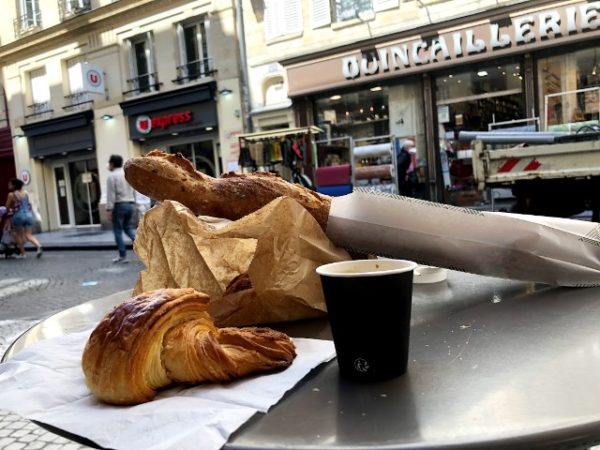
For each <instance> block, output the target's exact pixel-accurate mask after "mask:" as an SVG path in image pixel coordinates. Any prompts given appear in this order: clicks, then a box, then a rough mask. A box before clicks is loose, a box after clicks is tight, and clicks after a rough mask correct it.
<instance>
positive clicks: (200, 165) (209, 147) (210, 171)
mask: <svg viewBox="0 0 600 450" xmlns="http://www.w3.org/2000/svg"><path fill="white" fill-rule="evenodd" d="M169 153H181V154H182V155H183V156H184V157H186V158H187V159H189V160H190V161H191V162H192V164H194V167H195V168H196V170H197V171H198V172H202V173H205V174H206V175H210V176H211V177H217V176H218V175H219V169H218V166H217V163H216V158H215V155H216V149H215V146H214V143H213V141H212V140H206V141H199V142H194V143H191V144H178V145H172V146H170V147H169Z"/></svg>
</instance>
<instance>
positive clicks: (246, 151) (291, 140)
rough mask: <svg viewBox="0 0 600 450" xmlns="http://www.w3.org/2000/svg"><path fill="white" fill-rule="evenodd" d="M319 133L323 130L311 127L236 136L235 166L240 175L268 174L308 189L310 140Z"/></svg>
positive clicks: (311, 163) (311, 164)
mask: <svg viewBox="0 0 600 450" xmlns="http://www.w3.org/2000/svg"><path fill="white" fill-rule="evenodd" d="M319 133H323V130H321V129H320V128H317V127H315V126H311V127H304V128H284V129H280V130H273V131H263V132H258V133H250V134H242V135H240V136H239V142H240V162H239V164H240V167H241V168H242V172H243V171H257V170H261V171H268V172H272V173H276V174H278V175H280V176H282V177H283V178H284V179H287V180H288V181H291V182H294V183H300V184H302V185H304V186H306V187H309V188H312V186H313V182H312V180H311V176H312V174H313V168H314V164H315V155H314V154H315V149H316V144H315V140H314V137H315V136H316V135H317V134H319Z"/></svg>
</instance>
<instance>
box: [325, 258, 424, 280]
mask: <svg viewBox="0 0 600 450" xmlns="http://www.w3.org/2000/svg"><path fill="white" fill-rule="evenodd" d="M361 265H362V266H363V267H364V268H365V270H362V271H357V272H347V270H348V269H349V268H351V267H353V266H358V267H360V266H361ZM377 265H379V267H377ZM369 266H370V267H373V269H374V270H373V269H371V270H369V269H368V268H369ZM416 267H417V263H416V262H414V261H409V260H406V259H355V260H351V261H340V262H335V263H329V264H323V265H322V266H319V267H317V273H318V274H319V275H321V276H326V277H339V278H356V277H380V276H384V275H393V274H397V273H403V272H410V271H411V270H415V269H416Z"/></svg>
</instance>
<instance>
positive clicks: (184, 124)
mask: <svg viewBox="0 0 600 450" xmlns="http://www.w3.org/2000/svg"><path fill="white" fill-rule="evenodd" d="M217 125H218V122H217V110H216V104H215V103H214V102H201V103H194V104H190V105H185V106H179V107H175V108H169V109H161V110H158V111H154V112H148V113H145V114H135V115H131V116H129V137H130V138H131V139H144V140H145V139H151V138H154V137H160V136H168V135H176V134H177V133H183V132H188V131H193V130H198V131H202V132H208V131H209V130H212V129H214V128H215V127H217Z"/></svg>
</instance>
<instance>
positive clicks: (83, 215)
mask: <svg viewBox="0 0 600 450" xmlns="http://www.w3.org/2000/svg"><path fill="white" fill-rule="evenodd" d="M93 120H94V113H93V111H84V112H81V113H77V114H72V115H68V116H63V117H60V118H56V119H50V120H44V121H39V122H35V123H31V124H27V125H23V126H22V127H21V128H22V130H23V132H24V134H25V136H26V137H27V140H28V146H29V156H30V158H32V159H34V160H37V161H38V164H39V165H41V172H42V180H43V183H41V192H40V194H39V196H38V198H39V199H40V201H42V199H45V202H46V205H45V208H44V210H45V211H46V213H47V216H48V224H49V226H50V228H51V229H56V228H62V227H96V226H100V214H99V209H98V205H99V202H100V196H101V188H100V181H99V177H98V160H97V156H96V144H95V137H94V126H93Z"/></svg>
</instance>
